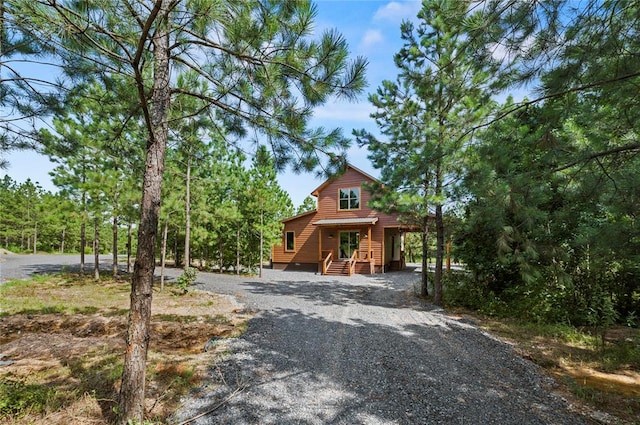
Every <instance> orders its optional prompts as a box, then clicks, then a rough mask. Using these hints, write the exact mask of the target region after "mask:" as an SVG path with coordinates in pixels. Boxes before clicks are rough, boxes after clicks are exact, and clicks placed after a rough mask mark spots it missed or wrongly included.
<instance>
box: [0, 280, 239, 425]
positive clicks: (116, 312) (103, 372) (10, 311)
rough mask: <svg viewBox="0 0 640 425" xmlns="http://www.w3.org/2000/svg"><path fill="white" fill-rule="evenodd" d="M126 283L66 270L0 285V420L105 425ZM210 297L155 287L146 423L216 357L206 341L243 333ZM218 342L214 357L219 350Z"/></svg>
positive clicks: (222, 302)
mask: <svg viewBox="0 0 640 425" xmlns="http://www.w3.org/2000/svg"><path fill="white" fill-rule="evenodd" d="M129 290H130V286H129V284H128V283H127V281H126V280H118V281H113V280H111V279H110V278H105V279H102V280H101V281H99V282H97V283H96V282H94V281H93V279H91V277H86V278H85V277H83V276H80V275H73V274H60V275H55V276H48V277H46V276H39V277H37V278H35V279H33V280H30V281H12V282H8V283H6V284H5V285H3V286H2V287H0V291H1V292H2V293H1V294H0V311H2V315H1V316H0V333H1V334H2V337H0V352H2V353H6V355H7V356H8V357H7V358H3V360H7V359H9V360H13V361H14V363H13V364H11V365H7V366H3V367H2V369H0V423H1V424H3V425H18V424H23V423H34V424H44V423H46V424H66V423H74V424H90V423H91V424H105V425H106V424H108V423H110V422H111V421H112V420H113V419H114V415H115V413H114V411H115V408H116V400H117V393H118V388H119V385H120V378H121V375H122V362H123V354H122V353H123V351H124V332H125V330H126V319H127V317H126V316H127V314H128V303H129ZM236 308H237V305H235V304H233V303H231V302H229V301H228V300H227V298H224V297H221V296H217V295H214V294H207V293H199V292H195V291H192V292H189V293H188V294H186V295H184V296H181V297H175V296H174V295H172V294H171V292H170V291H169V290H167V291H165V292H159V291H154V299H153V304H152V309H153V311H152V313H153V315H152V329H153V331H152V335H151V343H150V349H149V354H148V360H147V394H146V396H147V400H146V403H145V406H146V410H147V418H148V419H149V420H150V421H151V422H149V423H162V422H164V421H165V420H166V418H167V417H168V415H169V414H171V413H172V412H173V411H174V410H175V407H176V406H177V405H178V402H179V400H180V398H181V397H182V396H183V395H185V394H186V393H187V392H188V391H189V390H190V389H192V388H193V387H194V386H195V385H198V384H199V383H200V382H201V380H202V379H203V377H204V376H205V375H206V369H205V366H207V365H210V363H211V361H212V360H213V359H215V357H212V354H213V355H214V356H215V355H219V354H217V353H212V352H208V353H203V347H204V343H205V342H206V340H208V339H209V338H211V337H213V336H217V337H218V338H228V337H234V336H238V335H240V334H241V333H242V332H243V331H244V330H245V329H246V320H247V318H248V316H246V315H245V316H241V315H238V314H235V313H234V310H235V309H236ZM224 349H225V348H224V344H223V345H222V346H221V347H220V352H223V351H224Z"/></svg>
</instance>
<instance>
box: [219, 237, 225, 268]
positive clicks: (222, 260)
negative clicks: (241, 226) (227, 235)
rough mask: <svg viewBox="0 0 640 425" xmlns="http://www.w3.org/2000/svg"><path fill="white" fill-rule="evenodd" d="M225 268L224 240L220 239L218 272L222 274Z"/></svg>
mask: <svg viewBox="0 0 640 425" xmlns="http://www.w3.org/2000/svg"><path fill="white" fill-rule="evenodd" d="M223 266H224V252H223V251H222V238H218V267H219V268H218V272H219V273H222V267H223Z"/></svg>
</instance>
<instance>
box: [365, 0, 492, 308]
mask: <svg viewBox="0 0 640 425" xmlns="http://www.w3.org/2000/svg"><path fill="white" fill-rule="evenodd" d="M469 5H470V3H469V2H467V1H433V2H425V3H424V4H423V7H422V10H421V11H420V12H419V13H418V18H419V20H420V21H419V23H418V26H417V27H414V25H413V24H412V23H411V22H403V24H402V26H401V37H402V40H403V41H404V46H403V47H402V49H401V50H400V51H399V52H398V54H396V56H395V63H396V66H397V67H398V68H399V74H398V78H397V81H396V82H392V81H384V82H383V83H382V86H381V87H379V88H378V90H377V91H376V93H375V94H372V95H370V96H369V100H370V101H371V103H372V104H373V105H374V106H375V107H376V109H377V110H376V112H375V113H374V114H372V117H373V118H374V119H375V120H376V124H377V125H378V127H379V128H380V130H381V132H382V134H383V135H385V136H386V137H387V138H388V140H387V141H382V140H378V139H376V138H375V137H374V136H373V135H371V134H369V133H367V132H365V131H364V130H363V131H359V132H355V134H356V136H357V137H358V139H359V142H360V143H361V144H363V145H367V146H368V148H369V152H370V155H369V157H370V159H371V160H372V161H373V163H374V166H375V167H376V168H379V169H381V181H382V182H383V183H384V185H385V186H384V190H383V191H380V190H379V191H378V195H377V197H378V200H377V201H375V200H374V205H375V206H376V207H377V208H381V209H387V210H395V211H399V212H400V213H402V214H403V215H404V216H405V217H406V218H408V219H409V220H411V221H413V222H414V223H415V224H418V225H420V227H421V228H422V234H423V255H422V261H423V280H422V291H421V292H422V294H423V295H426V293H427V281H426V276H427V275H426V260H427V255H426V254H427V252H426V246H427V241H428V239H427V236H428V231H429V220H430V217H431V216H432V215H433V216H434V220H435V228H436V269H435V278H434V302H435V303H436V304H441V303H442V267H443V258H444V252H445V251H444V235H445V228H444V207H445V205H446V204H447V203H448V202H449V201H450V200H451V193H452V191H453V188H454V185H455V182H456V180H457V176H458V175H459V173H460V172H461V169H460V167H459V165H460V163H461V158H462V152H463V151H464V148H465V145H466V144H467V143H468V142H469V140H470V136H469V135H470V133H471V129H472V128H473V127H474V126H475V125H477V124H478V123H479V122H481V120H482V119H483V118H484V117H485V116H486V115H487V114H488V113H489V110H488V105H491V100H490V94H491V91H490V90H489V89H490V83H491V75H492V73H491V71H492V70H494V69H497V64H495V63H494V62H493V61H492V58H491V54H490V52H489V51H487V49H485V48H484V46H483V45H482V44H480V43H479V41H480V40H481V39H480V37H479V36H478V33H479V31H481V30H482V26H481V25H478V23H480V22H482V21H483V19H484V16H483V14H482V12H475V11H473V10H470V8H469ZM378 189H381V188H378Z"/></svg>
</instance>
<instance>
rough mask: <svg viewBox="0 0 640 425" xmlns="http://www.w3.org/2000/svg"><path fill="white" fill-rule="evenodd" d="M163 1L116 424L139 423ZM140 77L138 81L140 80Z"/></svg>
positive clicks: (155, 189)
mask: <svg viewBox="0 0 640 425" xmlns="http://www.w3.org/2000/svg"><path fill="white" fill-rule="evenodd" d="M167 4H168V0H162V2H161V3H159V7H160V12H159V14H158V17H157V18H156V21H157V22H159V24H158V26H157V28H156V30H155V33H154V35H153V38H152V43H153V60H154V72H153V88H152V93H151V102H150V103H147V104H149V105H150V107H151V117H150V121H151V122H150V123H149V124H150V127H151V128H150V134H149V140H148V142H147V152H146V159H145V172H144V179H143V190H142V201H141V217H140V227H139V229H138V250H137V252H136V263H135V266H134V270H133V278H132V280H131V308H130V311H129V322H128V329H127V340H126V351H125V359H124V368H123V372H122V387H121V389H120V399H119V406H118V407H119V413H120V415H121V416H120V418H119V423H120V424H122V425H124V424H127V422H129V421H131V422H138V423H142V421H143V419H144V398H145V376H146V360H147V351H148V348H149V338H150V336H149V332H150V326H149V325H150V321H151V298H152V292H153V273H154V269H155V248H156V238H157V232H158V214H159V211H160V200H161V194H162V173H163V170H164V160H165V151H166V143H167V136H168V113H169V108H170V103H171V97H170V96H171V93H170V81H169V78H170V70H169V29H168V10H167ZM141 78H142V77H141ZM142 84H143V82H142V81H139V82H138V85H139V87H138V89H139V92H140V98H141V99H145V95H144V93H142V92H143V91H144V87H143V86H142Z"/></svg>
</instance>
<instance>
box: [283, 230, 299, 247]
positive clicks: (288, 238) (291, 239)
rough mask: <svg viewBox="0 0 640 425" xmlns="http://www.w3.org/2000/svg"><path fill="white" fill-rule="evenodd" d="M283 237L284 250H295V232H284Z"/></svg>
mask: <svg viewBox="0 0 640 425" xmlns="http://www.w3.org/2000/svg"><path fill="white" fill-rule="evenodd" d="M284 239H285V242H284V250H285V251H295V249H296V243H295V233H294V232H286V233H285V238H284Z"/></svg>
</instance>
